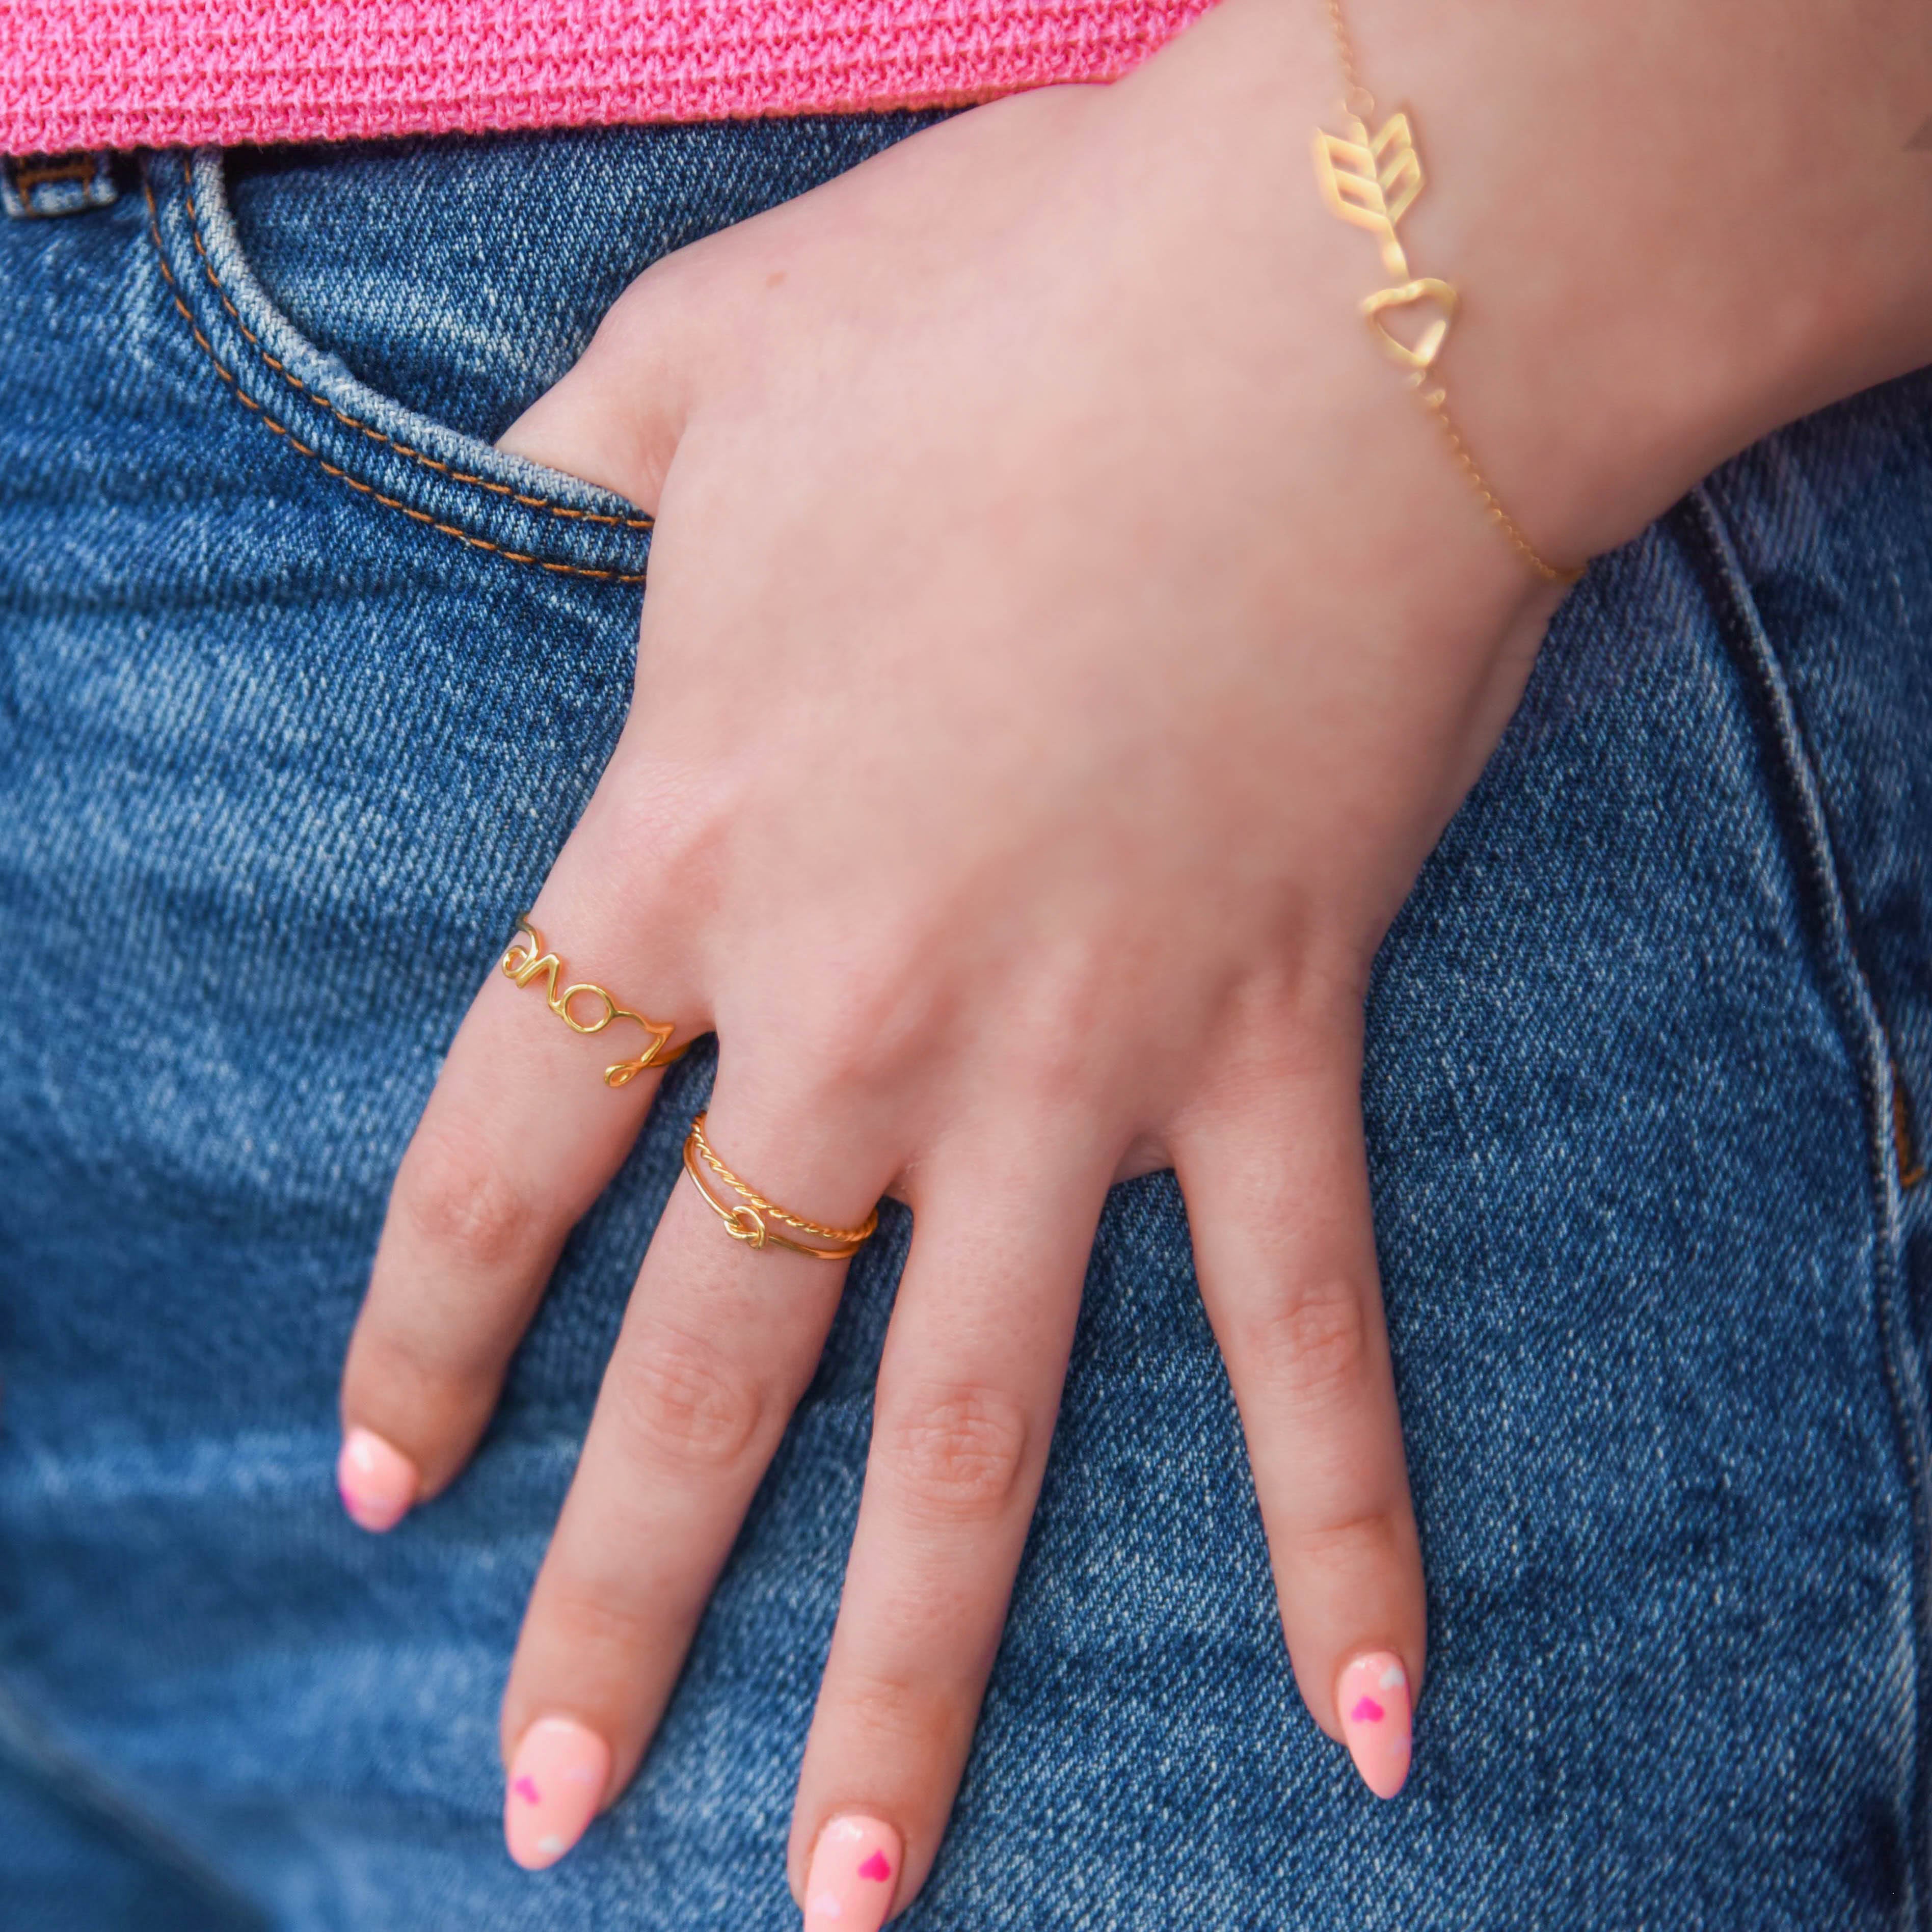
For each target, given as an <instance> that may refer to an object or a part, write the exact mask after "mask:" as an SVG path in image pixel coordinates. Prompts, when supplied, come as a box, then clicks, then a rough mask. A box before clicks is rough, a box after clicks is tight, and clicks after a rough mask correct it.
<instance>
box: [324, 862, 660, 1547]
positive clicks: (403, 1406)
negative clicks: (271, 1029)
mask: <svg viewBox="0 0 1932 1932" xmlns="http://www.w3.org/2000/svg"><path fill="white" fill-rule="evenodd" d="M559 873H560V874H562V875H563V876H562V877H561V878H559V877H558V875H557V874H553V880H552V883H551V884H550V885H548V886H545V888H544V892H543V893H542V894H541V896H540V898H539V900H538V907H537V910H536V912H535V913H533V914H532V917H531V919H530V921H529V923H528V924H527V925H526V926H525V927H524V928H523V929H522V930H521V932H520V933H519V935H517V938H515V939H514V940H513V941H511V943H510V944H509V945H508V946H507V947H505V949H504V950H502V952H500V953H499V954H498V955H497V956H496V958H495V959H493V961H492V962H491V970H490V974H489V977H488V979H487V980H486V981H485V983H484V986H483V987H482V988H481V990H480V991H479V992H478V994H477V996H476V998H475V1001H474V1002H473V1003H472V1005H471V1007H470V1009H469V1012H468V1013H466V1015H465V1016H464V1018H463V1023H462V1025H461V1026H460V1028H458V1031H457V1034H456V1037H455V1040H454V1041H453V1042H452V1043H451V1046H450V1049H449V1055H448V1058H446V1061H445V1062H444V1064H443V1071H442V1073H441V1076H440V1078H439V1079H437V1083H436V1086H435V1088H434V1091H432V1092H431V1095H430V1098H429V1102H428V1106H426V1107H425V1109H424V1111H423V1116H422V1120H421V1121H420V1122H419V1124H418V1125H417V1127H416V1133H415V1134H414V1135H413V1137H412V1138H411V1139H410V1145H409V1148H408V1150H407V1152H406V1153H405V1154H404V1157H403V1160H402V1164H401V1167H400V1168H399V1169H398V1172H397V1175H396V1180H395V1187H394V1188H393V1190H392V1193H391V1195H390V1199H389V1212H388V1214H387V1216H386V1219H385V1220H384V1223H383V1233H382V1238H381V1240H380V1243H379V1244H378V1246H377V1252H376V1259H375V1264H374V1268H373V1270H372V1271H371V1277H370V1283H369V1289H368V1295H367V1297H366V1298H365V1301H364V1302H363V1305H362V1312H361V1313H360V1314H359V1316H358V1317H357V1319H356V1328H355V1332H354V1334H353V1336H352V1337H351V1339H350V1346H349V1354H348V1359H347V1362H346V1364H345V1365H344V1370H343V1381H342V1421H343V1429H344V1439H343V1450H342V1455H341V1462H340V1464H339V1466H338V1482H339V1485H340V1487H341V1490H342V1495H343V1501H344V1505H345V1506H346V1507H347V1509H348V1510H349V1512H350V1515H351V1516H352V1517H353V1518H354V1519H355V1520H356V1521H357V1522H358V1523H360V1524H362V1526H363V1527H364V1528H365V1529H388V1528H389V1527H390V1526H392V1524H394V1523H395V1522H396V1521H397V1520H399V1519H400V1518H401V1517H402V1516H403V1515H404V1514H405V1513H406V1511H407V1510H409V1509H410V1508H412V1507H413V1505H415V1504H416V1503H417V1502H422V1501H423V1500H424V1499H426V1498H428V1497H429V1496H434V1494H435V1493H437V1491H438V1490H440V1489H442V1488H443V1487H444V1486H445V1485H446V1484H448V1483H449V1481H451V1480H452V1478H454V1477H455V1475H456V1474H457V1472H458V1471H459V1470H460V1469H461V1468H462V1466H463V1464H464V1463H465V1462H466V1461H467V1460H468V1459H469V1454H470V1452H471V1451H472V1449H473V1448H475V1444H476V1441H477V1439H478V1437H479V1436H481V1434H482V1432H483V1430H484V1427H485V1426H486V1425H487V1423H488V1421H489V1419H490V1413H491V1412H492V1411H493V1409H494V1408H495V1406H496V1398H497V1394H498V1392H499V1389H500V1388H501V1386H502V1379H503V1376H504V1373H505V1370H506V1368H507V1367H508V1363H509V1360H510V1358H511V1355H512V1354H513V1353H514V1350H515V1349H516V1346H517V1343H518V1342H519V1340H520V1339H521V1338H522V1336H523V1331H524V1330H525V1328H526V1327H527V1326H528V1325H529V1322H530V1319H531V1317H532V1316H533V1315H534V1314H535V1311H536V1308H537V1306H538V1302H539V1301H541V1297H542V1295H543V1291H544V1286H545V1284H546V1283H547V1281H548V1280H549V1278H550V1271H551V1269H552V1268H553V1266H554V1265H555V1264H556V1257H557V1255H558V1253H559V1250H561V1249H562V1246H563V1244H564V1241H565V1239H566V1238H567V1237H568V1235H569V1233H570V1231H571V1228H572V1227H573V1226H575V1224H576V1223H577V1220H579V1219H580V1217H582V1215H583V1214H584V1213H585V1211H586V1210H587V1209H588V1208H589V1206H590V1205H591V1203H592V1202H593V1201H595V1199H596V1198H597V1196H598V1194H599V1193H601V1192H602V1191H603V1189H604V1187H605V1185H606V1184H607V1183H608V1182H609V1181H610V1178H611V1177H612V1176H613V1175H614V1174H615V1173H616V1171H617V1169H618V1168H619V1166H620V1165H621V1164H622V1161H623V1159H624V1157H625V1154H627V1153H628V1151H629V1150H630V1148H631V1143H632V1142H634V1140H635V1139H636V1138H637V1133H638V1131H639V1130H640V1128H641V1127H642V1126H643V1121H644V1118H645V1115H646V1114H647V1113H648V1112H649V1108H650V1105H651V1102H652V1099H653V1097H655V1093H656V1090H657V1086H658V1081H659V1079H661V1076H662V1071H663V1068H664V1065H665V1064H667V1061H668V1060H670V1059H671V1058H675V1057H676V1054H677V1052H679V1051H681V1050H682V1049H681V1048H679V1046H676V1045H673V1044H671V1043H670V1034H668V1033H667V1032H665V1031H664V1028H665V1027H666V1026H667V1025H670V1024H671V1023H672V1022H673V1020H674V1019H675V1018H676V1017H677V1016H688V1015H689V1014H690V1013H691V1012H692V1010H693V1007H694V1002H693V1001H691V996H690V995H689V994H688V992H685V990H684V989H683V988H682V986H679V985H678V984H676V980H677V979H678V977H679V976H678V975H677V974H676V970H675V968H673V966H672V965H670V962H669V961H668V960H667V959H666V960H664V961H662V962H652V961H649V960H648V959H644V958H643V957H641V956H640V948H639V947H637V942H636V941H635V939H634V938H633V937H631V934H630V932H629V931H628V928H629V927H630V926H631V921H630V920H629V919H628V918H625V917H623V916H622V915H619V916H616V917H613V916H612V913H611V910H607V909H606V908H607V902H603V901H600V899H599V898H598V896H597V895H594V894H591V893H587V892H584V891H582V890H580V889H574V888H573V886H572V885H571V882H570V879H569V874H568V870H567V868H565V866H564V865H562V862H559ZM633 989H635V990H633ZM696 1030H697V1029H695V1028H694V1027H693V1026H692V1025H690V1024H689V1023H688V1021H687V1023H686V1024H685V1025H682V1026H674V1027H673V1031H676V1034H678V1036H679V1038H680V1039H682V1040H686V1041H688V1040H689V1039H690V1037H691V1036H692V1034H693V1033H694V1031H696Z"/></svg>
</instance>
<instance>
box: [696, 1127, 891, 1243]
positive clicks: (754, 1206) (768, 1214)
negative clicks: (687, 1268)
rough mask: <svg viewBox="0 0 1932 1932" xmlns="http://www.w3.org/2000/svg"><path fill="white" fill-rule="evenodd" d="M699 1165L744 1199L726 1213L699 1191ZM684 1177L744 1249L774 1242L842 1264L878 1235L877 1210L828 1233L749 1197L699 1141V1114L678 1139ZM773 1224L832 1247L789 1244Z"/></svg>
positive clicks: (701, 1137)
mask: <svg viewBox="0 0 1932 1932" xmlns="http://www.w3.org/2000/svg"><path fill="white" fill-rule="evenodd" d="M700 1159H701V1160H703V1163H704V1164H705V1166H707V1167H708V1168H709V1169H710V1170H711V1171H712V1173H713V1174H715V1175H717V1177H718V1179H719V1180H720V1181H723V1182H724V1184H725V1186H726V1187H728V1188H730V1190H732V1192H733V1193H736V1194H740V1195H742V1196H744V1199H742V1201H740V1202H739V1204H738V1205H737V1206H736V1207H735V1208H732V1207H727V1205H725V1204H724V1202H722V1201H721V1200H719V1199H718V1197H717V1196H716V1195H715V1194H713V1193H712V1191H711V1190H710V1189H709V1188H708V1187H706V1186H705V1184H704V1177H703V1175H701V1174H700V1173H699V1172H698V1171H697V1163H698V1162H699V1160H700ZM684 1171H685V1173H686V1174H688V1175H690V1176H691V1186H692V1187H694V1188H696V1189H697V1192H698V1194H699V1196H700V1199H702V1200H703V1202H704V1205H705V1206H706V1207H707V1208H709V1209H710V1210H711V1211H712V1214H715V1215H716V1216H717V1217H718V1220H721V1221H722V1222H723V1223H724V1232H725V1233H726V1234H727V1235H730V1237H731V1238H732V1240H733V1241H742V1242H743V1243H744V1244H745V1246H746V1247H752V1248H762V1247H766V1245H767V1244H770V1243H773V1242H775V1243H776V1244H777V1245H778V1247H781V1248H790V1250H792V1252H793V1253H794V1254H800V1255H809V1256H811V1258H812V1259H814V1261H821V1262H842V1261H844V1260H846V1259H848V1258H849V1257H850V1256H853V1255H856V1253H858V1252H859V1250H860V1249H861V1248H862V1247H864V1246H865V1244H866V1242H868V1241H870V1240H871V1238H872V1237H873V1235H874V1234H875V1233H877V1231H878V1226H879V1211H878V1210H877V1208H874V1209H873V1210H872V1211H871V1213H870V1214H868V1215H867V1216H866V1217H865V1223H864V1225H863V1226H860V1227H856V1228H828V1227H826V1226H825V1225H824V1224H823V1223H822V1222H819V1221H808V1220H804V1219H803V1218H802V1217H801V1216H799V1215H796V1214H787V1213H786V1212H785V1211H784V1209H783V1208H781V1207H780V1206H779V1205H778V1203H777V1202H775V1201H767V1200H766V1199H765V1197H764V1196H763V1195H762V1194H758V1193H754V1192H753V1191H752V1190H751V1189H750V1188H748V1187H746V1186H745V1184H744V1183H743V1182H742V1181H740V1180H739V1178H738V1177H737V1176H736V1175H735V1174H733V1172H731V1170H730V1169H729V1168H728V1167H727V1166H725V1165H724V1163H723V1162H722V1161H721V1160H719V1159H718V1157H717V1156H716V1155H715V1154H713V1153H712V1151H711V1143H710V1142H709V1141H707V1140H706V1139H705V1138H704V1116H703V1115H702V1114H700V1115H698V1117H697V1119H696V1120H694V1121H692V1122H691V1131H690V1133H688V1134H686V1135H685V1137H684ZM773 1221H782V1222H783V1223H784V1225H785V1226H787V1228H796V1229H797V1230H798V1231H799V1233H800V1234H802V1235H817V1236H819V1237H820V1238H821V1239H822V1240H824V1241H832V1242H835V1243H836V1244H838V1245H837V1246H836V1247H829V1248H814V1247H811V1246H809V1245H808V1244H807V1243H805V1242H803V1241H793V1240H792V1238H790V1236H789V1235H781V1234H780V1233H779V1232H778V1230H777V1229H775V1228H774V1227H773V1226H772V1225H771V1223H772V1222H773Z"/></svg>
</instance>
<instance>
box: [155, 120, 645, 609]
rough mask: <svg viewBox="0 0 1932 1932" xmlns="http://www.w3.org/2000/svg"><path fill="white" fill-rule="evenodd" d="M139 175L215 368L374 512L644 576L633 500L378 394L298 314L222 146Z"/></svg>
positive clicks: (185, 318) (621, 578)
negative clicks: (266, 266)
mask: <svg viewBox="0 0 1932 1932" xmlns="http://www.w3.org/2000/svg"><path fill="white" fill-rule="evenodd" d="M143 183H144V186H145V191H146V196H147V205H148V224H149V228H150V230H151V236H152V239H153V242H154V247H155V249H156V251H157V254H158V256H159V260H160V267H161V272H162V274H163V277H164V278H165V279H166V284H167V287H168V292H169V296H171V298H172V302H173V304H174V306H175V308H176V309H177V310H178V312H179V314H180V316H181V321H182V323H183V324H184V326H186V328H187V329H188V330H190V332H192V335H193V339H194V341H195V344H196V346H197V347H198V349H199V351H200V352H201V353H202V355H203V356H204V357H205V359H206V361H207V362H208V364H209V365H211V369H212V371H213V373H214V374H215V375H216V376H217V377H219V378H220V380H221V382H222V383H223V384H224V385H225V386H226V388H227V389H228V390H229V392H230V394H231V395H232V396H233V398H234V400H235V401H236V403H237V404H239V406H240V407H242V408H244V409H245V410H248V411H250V412H251V413H253V414H254V416H256V417H257V419H259V420H260V422H261V424H262V425H263V427H264V428H265V429H266V430H267V431H269V432H270V433H272V434H274V435H275V436H277V437H281V438H282V439H284V441H285V442H286V443H287V446H288V447H289V448H290V449H292V450H293V451H294V452H296V453H297V454H298V455H300V456H302V458H305V459H307V460H309V461H311V462H313V463H315V464H317V465H318V466H319V467H320V469H321V470H322V471H323V472H324V473H325V474H326V475H328V476H329V477H330V478H333V479H335V481H337V482H338V483H339V484H341V485H342V486H343V487H345V488H346V489H348V490H353V491H356V492H357V493H359V494H360V495H361V496H362V497H363V498H364V499H365V501H366V502H367V503H368V505H369V508H370V511H371V514H373V515H377V516H400V517H407V518H408V519H410V520H412V521H413V522H414V523H416V524H417V525H419V526H420V527H421V528H422V529H425V530H427V531H431V532H435V533H436V535H437V536H438V537H439V538H443V539H446V540H448V541H454V542H456V543H459V544H463V545H465V546H466V547H469V548H470V549H472V550H483V551H488V552H492V553H495V554H496V555H497V556H500V557H502V558H503V559H506V560H507V561H508V562H512V563H514V564H517V565H523V566H524V567H526V568H532V569H535V570H538V571H545V572H548V573H550V574H553V575H556V576H560V577H588V578H592V579H596V580H602V581H604V582H608V583H642V582H643V577H644V568H645V560H646V557H647V556H648V555H649V549H650V531H651V519H650V518H649V517H647V516H646V515H644V514H643V512H642V511H640V510H638V509H637V507H636V506H635V505H633V504H631V503H629V502H626V501H625V499H623V498H622V497H620V496H616V495H614V494H613V493H610V492H609V491H607V490H601V489H598V488H597V487H595V486H594V485H592V484H588V483H586V482H583V481H580V479H578V478H575V477H572V476H568V475H563V474H562V473H561V472H558V471H556V470H553V469H545V468H544V467H543V466H541V465H540V464H537V463H531V462H529V461H527V460H525V459H523V458H520V457H517V456H513V455H509V454H508V452H505V451H502V450H499V449H496V448H495V447H494V446H493V445H491V444H490V443H487V442H485V441H484V440H482V439H481V438H480V437H475V436H472V435H469V434H466V433H465V432H463V431H460V430H458V429H455V428H451V427H450V426H449V425H447V424H446V423H443V422H438V421H437V420H435V419H434V418H432V417H431V416H428V415H425V414H424V413H422V412H421V411H419V410H414V409H412V408H410V407H407V405H405V404H403V403H401V402H400V401H397V400H396V399H395V398H393V397H392V396H389V395H384V394H383V393H382V392H380V391H379V390H377V389H374V388H372V387H371V386H370V385H369V384H368V383H365V382H364V381H362V380H360V379H359V377H356V375H355V374H353V372H352V371H350V369H349V368H348V367H347V365H345V364H344V362H343V361H342V360H341V358H340V357H338V356H336V355H335V354H333V353H331V352H330V351H329V350H326V349H325V348H323V347H321V346H320V344H317V342H315V341H313V340H311V338H309V337H308V335H305V334H304V332H302V330H301V329H299V327H297V326H296V323H294V322H293V320H291V319H290V317H289V316H288V315H287V314H285V313H284V311H283V310H282V309H281V308H280V307H278V305H277V303H276V302H275V300H274V299H273V298H272V296H271V295H270V294H269V291H268V290H267V289H266V287H264V286H263V283H262V281H261V280H260V278H259V277H258V276H257V275H256V273H255V272H254V269H253V267H252V266H251V263H250V262H249V260H248V256H247V254H246V251H245V248H244V247H243V245H242V239H241V236H240V235H239V233H238V230H237V228H236V222H235V220H234V217H233V210H232V208H231V205H230V202H229V195H228V191H227V181H226V171H225V164H224V161H223V155H222V154H221V151H220V150H219V149H215V148H203V149H200V150H198V151H196V152H194V153H193V154H180V153H168V154H154V155H151V156H150V157H148V158H147V159H146V160H145V163H144V166H143Z"/></svg>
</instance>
